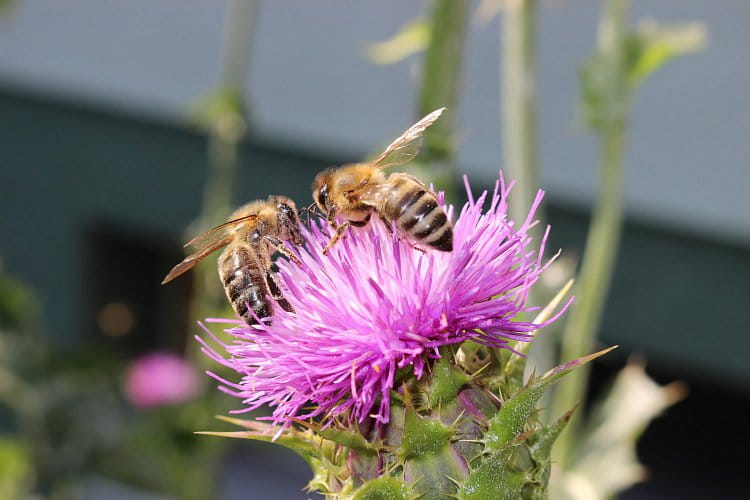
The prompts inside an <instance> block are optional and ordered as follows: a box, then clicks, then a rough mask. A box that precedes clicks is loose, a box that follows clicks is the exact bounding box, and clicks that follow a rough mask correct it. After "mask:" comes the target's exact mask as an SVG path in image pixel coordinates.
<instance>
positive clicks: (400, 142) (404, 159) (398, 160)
mask: <svg viewBox="0 0 750 500" xmlns="http://www.w3.org/2000/svg"><path fill="white" fill-rule="evenodd" d="M444 110H445V108H440V109H438V110H435V111H433V112H432V113H430V114H429V115H427V116H425V117H424V118H422V119H421V120H419V121H418V122H417V123H415V124H414V125H412V126H411V127H409V129H408V130H406V132H404V133H403V134H401V135H400V136H399V137H398V138H397V139H396V140H395V141H393V142H392V143H391V144H390V146H388V147H387V148H386V149H385V151H383V152H382V153H380V156H378V157H377V158H375V161H374V162H373V165H374V166H376V167H378V168H390V167H395V166H396V165H403V164H405V163H408V162H409V161H410V160H412V159H413V158H414V157H415V156H417V154H418V153H419V149H420V148H421V147H422V134H424V131H425V129H426V128H427V127H429V126H430V125H432V124H433V123H434V122H435V120H437V119H438V117H439V116H440V115H441V114H442V113H443V111H444Z"/></svg>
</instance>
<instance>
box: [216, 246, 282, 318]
mask: <svg viewBox="0 0 750 500" xmlns="http://www.w3.org/2000/svg"><path fill="white" fill-rule="evenodd" d="M228 250H229V249H228ZM264 274H265V273H264V272H263V270H261V269H259V267H258V265H257V264H256V263H255V261H254V259H253V257H252V255H251V254H250V252H249V251H248V250H247V249H246V248H242V247H240V248H233V249H231V251H228V252H225V253H224V254H222V256H221V258H220V259H219V275H220V277H221V281H222V282H223V284H224V290H225V291H226V294H227V298H228V299H229V302H231V304H232V307H233V308H234V310H235V312H236V313H237V314H238V315H240V316H241V317H242V318H243V319H244V320H245V321H247V323H248V324H249V325H252V324H254V323H257V320H256V319H255V316H253V312H255V315H256V316H258V317H259V318H264V317H268V316H271V313H272V311H273V309H272V307H271V305H270V304H269V303H268V300H267V298H266V297H267V296H268V289H267V287H266V281H265V277H264ZM248 307H249V308H250V309H248ZM251 311H252V312H251Z"/></svg>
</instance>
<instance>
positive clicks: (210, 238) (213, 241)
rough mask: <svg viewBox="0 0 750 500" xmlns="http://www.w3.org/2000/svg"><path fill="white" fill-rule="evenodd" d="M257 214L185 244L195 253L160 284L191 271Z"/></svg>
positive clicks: (226, 223)
mask: <svg viewBox="0 0 750 500" xmlns="http://www.w3.org/2000/svg"><path fill="white" fill-rule="evenodd" d="M257 216H258V215H257V214H250V215H245V216H243V217H239V218H237V219H233V220H230V221H229V222H225V223H224V224H222V225H220V226H216V227H215V228H213V229H209V230H208V231H206V232H204V233H201V234H199V235H198V236H196V237H195V238H193V239H192V240H190V241H188V242H187V243H185V246H186V247H188V246H194V247H196V248H197V250H198V251H197V252H195V253H192V254H190V255H188V256H187V257H185V260H183V261H182V262H180V263H179V264H177V265H176V266H174V267H173V268H172V270H171V271H169V273H168V274H167V275H166V276H165V277H164V279H163V280H162V282H161V284H162V285H163V284H165V283H169V282H170V281H172V280H173V279H175V278H176V277H178V276H179V275H181V274H183V273H185V272H187V271H189V270H191V269H192V268H193V267H195V265H196V264H197V263H198V262H200V261H201V260H203V259H204V258H206V256H208V255H210V254H211V253H213V252H215V251H216V250H218V249H219V248H221V247H223V246H224V245H227V244H229V242H231V241H232V232H231V231H232V229H234V228H235V227H236V226H238V225H240V224H244V223H246V222H248V221H250V220H253V219H255V218H257Z"/></svg>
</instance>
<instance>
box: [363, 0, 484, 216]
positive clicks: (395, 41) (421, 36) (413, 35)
mask: <svg viewBox="0 0 750 500" xmlns="http://www.w3.org/2000/svg"><path fill="white" fill-rule="evenodd" d="M470 6H471V3H470V2H469V1H468V0H434V1H433V2H432V6H431V9H432V10H431V12H430V16H429V18H422V17H420V18H417V19H415V20H413V21H410V22H408V23H406V24H405V25H404V26H403V27H402V28H401V29H400V30H399V31H398V32H397V33H396V34H395V35H393V36H392V37H391V38H389V39H388V40H385V41H382V42H378V43H370V44H369V45H367V46H366V50H365V55H366V56H367V57H368V58H369V59H370V60H371V61H372V62H374V63H377V64H392V63H395V62H398V61H401V60H402V59H404V58H406V57H408V56H410V55H413V54H416V53H418V52H422V51H424V52H425V54H424V60H423V61H422V68H421V71H420V79H421V81H420V89H419V93H418V97H417V113H416V114H417V116H418V117H422V116H425V115H427V114H428V113H431V112H432V111H434V110H436V109H439V108H443V107H444V108H446V110H445V112H444V114H443V116H442V118H441V119H440V120H439V121H438V122H436V123H435V124H434V125H433V126H431V127H430V128H428V129H427V130H426V131H425V133H424V146H423V149H422V152H421V153H420V155H419V156H418V157H417V158H416V160H414V161H412V162H411V163H410V164H409V165H407V166H405V167H403V168H402V170H403V171H406V172H412V173H414V174H416V175H418V176H419V178H420V179H422V180H424V181H425V183H427V184H434V185H435V186H437V187H438V188H439V189H440V190H442V191H444V192H445V195H446V199H447V200H448V201H449V202H455V201H456V181H457V173H456V172H457V170H456V165H455V153H456V145H455V130H456V117H457V113H458V99H459V96H460V88H461V68H462V65H463V55H464V48H465V43H466V31H467V27H468V18H469V8H470Z"/></svg>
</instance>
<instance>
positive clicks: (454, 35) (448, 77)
mask: <svg viewBox="0 0 750 500" xmlns="http://www.w3.org/2000/svg"><path fill="white" fill-rule="evenodd" d="M469 7H470V2H469V1H468V0H435V2H434V6H433V10H432V15H431V19H430V24H431V33H432V34H431V37H430V44H429V46H428V47H427V53H426V54H425V60H424V69H423V73H422V86H421V89H420V93H419V104H418V106H419V109H418V115H419V116H420V117H422V116H424V115H426V114H427V113H430V112H432V111H434V110H436V109H437V108H442V107H446V108H448V109H446V111H445V113H444V114H443V116H442V117H441V118H440V120H438V121H437V122H435V123H434V124H433V125H432V126H431V127H430V128H428V129H427V130H426V131H425V134H424V149H423V151H422V153H421V155H420V163H421V164H422V165H424V166H426V167H422V168H420V177H421V178H422V179H424V180H425V181H426V182H428V183H430V182H431V183H434V184H435V185H436V186H438V187H439V188H440V189H442V190H445V194H446V198H447V199H448V200H454V199H455V194H456V191H455V181H456V172H455V165H454V154H455V137H454V135H455V134H454V131H455V123H456V116H457V111H458V109H457V108H458V94H459V88H460V83H461V67H462V64H461V63H462V59H463V52H464V41H465V38H466V27H467V20H468V13H469Z"/></svg>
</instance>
